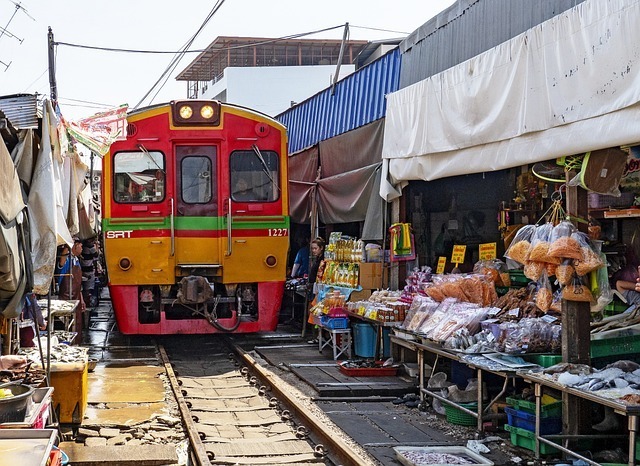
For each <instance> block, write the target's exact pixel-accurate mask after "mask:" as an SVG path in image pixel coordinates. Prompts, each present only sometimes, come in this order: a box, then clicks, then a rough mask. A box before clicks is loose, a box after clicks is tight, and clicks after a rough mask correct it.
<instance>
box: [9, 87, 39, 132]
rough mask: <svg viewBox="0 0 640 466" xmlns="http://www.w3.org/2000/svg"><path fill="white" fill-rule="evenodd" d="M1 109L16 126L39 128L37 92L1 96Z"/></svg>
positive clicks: (19, 127) (20, 127)
mask: <svg viewBox="0 0 640 466" xmlns="http://www.w3.org/2000/svg"><path fill="white" fill-rule="evenodd" d="M0 110H2V111H3V112H4V114H5V115H6V117H7V118H8V119H9V121H10V122H11V124H12V125H13V126H14V127H15V128H18V129H26V128H38V99H37V97H36V95H35V94H14V95H8V96H0Z"/></svg>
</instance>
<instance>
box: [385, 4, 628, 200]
mask: <svg viewBox="0 0 640 466" xmlns="http://www.w3.org/2000/svg"><path fill="white" fill-rule="evenodd" d="M639 25H640V0H587V1H585V2H583V3H581V4H579V5H577V6H576V7H574V8H572V9H570V10H567V11H566V12H564V13H562V14H560V15H558V16H556V17H554V18H551V19H550V20H548V21H545V22H543V23H541V24H540V25H538V26H536V27H534V28H532V29H530V30H528V31H526V32H524V33H522V34H520V35H518V36H516V37H514V38H513V39H511V40H509V41H507V42H504V43H502V44H500V45H498V46H496V47H494V48H493V49H491V50H488V51H487V52H485V53H482V54H480V55H477V56H475V57H473V58H472V59H470V60H467V61H465V62H463V63H461V64H459V65H456V66H454V67H452V68H449V69H448V70H445V71H443V72H442V73H438V74H436V75H434V76H431V77H429V78H427V79H425V80H423V81H420V82H418V83H416V84H414V85H412V86H409V87H407V88H404V89H401V90H399V91H397V92H394V93H392V94H389V96H388V99H387V113H386V121H385V127H384V144H383V149H382V157H383V181H382V183H381V187H380V195H381V196H382V197H383V198H385V199H387V200H391V199H393V198H395V197H397V196H399V195H400V191H399V188H401V186H402V185H403V184H406V182H407V181H409V180H427V181H428V180H434V179H438V178H444V177H448V176H456V175H462V174H468V173H479V172H483V171H492V170H499V169H505V168H511V167H516V166H520V165H524V164H529V163H535V162H539V161H543V160H549V159H553V158H556V157H560V156H564V155H571V154H579V153H582V152H586V151H588V150H595V149H601V148H606V147H613V146H619V145H624V144H632V143H636V142H638V141H640V124H639V120H640V27H639Z"/></svg>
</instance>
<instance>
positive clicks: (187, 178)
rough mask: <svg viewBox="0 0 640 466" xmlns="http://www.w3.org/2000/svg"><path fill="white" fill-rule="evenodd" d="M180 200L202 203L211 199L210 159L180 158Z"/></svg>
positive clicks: (188, 202)
mask: <svg viewBox="0 0 640 466" xmlns="http://www.w3.org/2000/svg"><path fill="white" fill-rule="evenodd" d="M180 173H181V176H182V179H181V183H182V200H183V201H184V202H185V203H187V204H202V203H205V202H209V201H210V200H211V184H212V181H211V160H210V159H209V157H202V156H189V157H185V158H183V159H182V163H181V167H180Z"/></svg>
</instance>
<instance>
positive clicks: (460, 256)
mask: <svg viewBox="0 0 640 466" xmlns="http://www.w3.org/2000/svg"><path fill="white" fill-rule="evenodd" d="M466 252H467V247H466V246H464V245H461V244H454V246H453V253H452V254H451V262H453V263H454V264H462V263H463V262H464V255H465V253H466Z"/></svg>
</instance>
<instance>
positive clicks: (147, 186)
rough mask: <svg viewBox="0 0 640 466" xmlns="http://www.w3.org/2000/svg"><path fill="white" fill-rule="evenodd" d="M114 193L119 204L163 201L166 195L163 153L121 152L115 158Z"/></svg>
mask: <svg viewBox="0 0 640 466" xmlns="http://www.w3.org/2000/svg"><path fill="white" fill-rule="evenodd" d="M113 171H114V178H113V193H114V194H113V195H114V200H115V201H116V202H119V203H123V204H129V203H136V204H137V203H149V202H160V201H162V200H163V199H164V196H165V168H164V156H163V155H162V153H161V152H155V151H151V152H149V151H141V152H118V153H117V154H115V155H114V157H113Z"/></svg>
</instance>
